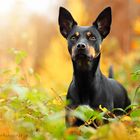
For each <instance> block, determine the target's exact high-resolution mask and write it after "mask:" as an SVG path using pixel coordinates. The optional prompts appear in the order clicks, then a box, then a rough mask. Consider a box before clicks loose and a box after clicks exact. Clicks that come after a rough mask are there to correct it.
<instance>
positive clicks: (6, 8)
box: [0, 0, 15, 15]
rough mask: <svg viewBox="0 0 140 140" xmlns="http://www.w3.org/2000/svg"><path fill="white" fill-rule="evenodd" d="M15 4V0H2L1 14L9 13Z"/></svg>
mask: <svg viewBox="0 0 140 140" xmlns="http://www.w3.org/2000/svg"><path fill="white" fill-rule="evenodd" d="M14 5H15V1H14V0H0V15H4V14H9V13H10V11H11V10H12V8H13V7H14Z"/></svg>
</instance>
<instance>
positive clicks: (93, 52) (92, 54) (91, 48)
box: [89, 47, 96, 58]
mask: <svg viewBox="0 0 140 140" xmlns="http://www.w3.org/2000/svg"><path fill="white" fill-rule="evenodd" d="M89 55H90V56H93V58H94V57H95V56H96V52H95V49H94V48H93V47H89Z"/></svg>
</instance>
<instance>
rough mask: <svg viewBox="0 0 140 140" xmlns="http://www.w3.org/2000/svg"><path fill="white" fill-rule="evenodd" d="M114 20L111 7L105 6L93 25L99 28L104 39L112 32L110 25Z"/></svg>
mask: <svg viewBox="0 0 140 140" xmlns="http://www.w3.org/2000/svg"><path fill="white" fill-rule="evenodd" d="M111 22H112V14H111V7H107V8H105V9H104V10H103V11H102V12H101V13H100V14H99V16H98V17H97V19H96V21H95V22H94V23H93V25H94V26H95V27H96V28H97V30H98V31H99V33H100V34H101V37H102V39H104V38H105V37H106V36H107V35H108V34H109V32H110V26H111Z"/></svg>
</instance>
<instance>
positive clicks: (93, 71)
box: [59, 7, 130, 126]
mask: <svg viewBox="0 0 140 140" xmlns="http://www.w3.org/2000/svg"><path fill="white" fill-rule="evenodd" d="M111 22H112V14H111V8H110V7H107V8H105V9H104V10H103V11H102V12H101V13H100V14H99V16H98V17H97V19H96V20H95V21H94V22H93V24H92V26H78V25H77V22H76V21H75V20H74V19H73V17H72V15H71V14H70V12H69V11H67V10H66V9H65V8H63V7H60V10H59V27H60V32H61V34H62V35H63V36H64V37H65V38H66V39H67V41H68V50H69V53H70V55H71V59H72V63H73V70H74V72H73V79H72V82H71V84H70V86H69V90H68V93H67V100H69V101H70V104H69V105H68V107H69V108H71V109H74V108H76V107H77V106H79V105H88V106H90V107H91V108H93V109H98V108H99V105H102V106H103V107H106V108H107V109H108V110H110V111H111V110H112V109H113V108H122V109H125V108H126V107H127V106H128V105H130V100H129V98H128V96H127V92H126V90H125V89H124V87H123V86H122V85H121V84H120V83H118V82H117V81H115V80H114V79H113V78H112V76H110V77H109V78H107V77H105V76H104V75H103V74H102V73H101V71H100V67H99V65H100V55H101V54H100V52H101V43H102V41H103V39H104V38H105V37H106V36H107V35H108V34H109V32H110V26H111ZM110 75H112V74H110ZM66 121H67V124H68V126H69V125H81V124H82V122H81V121H79V120H78V119H77V120H76V121H75V122H74V123H72V124H71V122H70V121H69V118H68V114H67V116H66Z"/></svg>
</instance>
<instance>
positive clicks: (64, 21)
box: [58, 7, 77, 38]
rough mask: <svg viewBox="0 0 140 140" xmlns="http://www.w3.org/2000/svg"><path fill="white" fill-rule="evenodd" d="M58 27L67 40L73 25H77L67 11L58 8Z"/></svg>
mask: <svg viewBox="0 0 140 140" xmlns="http://www.w3.org/2000/svg"><path fill="white" fill-rule="evenodd" d="M58 22H59V27H60V32H61V34H62V35H63V36H64V37H65V38H67V37H68V34H69V33H70V31H71V30H72V28H73V26H74V25H77V23H76V21H75V20H74V19H73V17H72V15H71V14H70V12H69V11H68V10H66V9H65V8H63V7H60V8H59V18H58Z"/></svg>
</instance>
